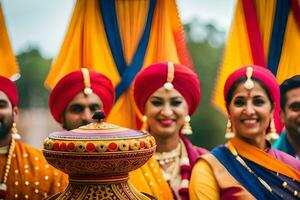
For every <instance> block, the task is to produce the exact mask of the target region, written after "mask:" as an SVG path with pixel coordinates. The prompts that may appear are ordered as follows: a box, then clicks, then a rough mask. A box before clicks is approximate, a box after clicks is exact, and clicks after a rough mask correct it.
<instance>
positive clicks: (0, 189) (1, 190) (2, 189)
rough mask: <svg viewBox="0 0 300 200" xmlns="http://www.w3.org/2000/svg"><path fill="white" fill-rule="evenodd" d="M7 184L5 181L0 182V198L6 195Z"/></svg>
mask: <svg viewBox="0 0 300 200" xmlns="http://www.w3.org/2000/svg"><path fill="white" fill-rule="evenodd" d="M6 190H7V186H6V184H5V183H1V184H0V199H4V198H5V196H6Z"/></svg>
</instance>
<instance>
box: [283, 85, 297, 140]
mask: <svg viewBox="0 0 300 200" xmlns="http://www.w3.org/2000/svg"><path fill="white" fill-rule="evenodd" d="M281 119H282V120H283V121H284V123H285V128H286V130H287V132H288V133H289V135H290V136H291V137H292V138H293V139H297V140H298V141H300V87H298V88H295V89H292V90H290V91H288V92H287V93H286V105H285V107H284V109H283V111H282V112H281Z"/></svg>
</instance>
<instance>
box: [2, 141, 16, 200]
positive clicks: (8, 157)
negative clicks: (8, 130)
mask: <svg viewBox="0 0 300 200" xmlns="http://www.w3.org/2000/svg"><path fill="white" fill-rule="evenodd" d="M15 146H16V143H15V140H14V139H12V140H11V144H10V147H9V151H8V156H7V161H6V164H5V172H4V176H3V180H2V183H1V184H0V197H2V195H4V197H5V194H6V190H7V185H6V182H7V177H8V174H9V170H10V165H11V159H12V156H13V152H14V150H15Z"/></svg>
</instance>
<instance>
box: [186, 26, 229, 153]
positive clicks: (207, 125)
mask: <svg viewBox="0 0 300 200" xmlns="http://www.w3.org/2000/svg"><path fill="white" fill-rule="evenodd" d="M185 30H186V36H187V41H188V47H189V50H190V53H191V57H192V60H193V63H194V67H195V70H196V71H197V73H198V75H199V79H200V85H201V103H200V107H199V108H198V110H197V112H196V113H195V114H194V115H193V117H192V123H191V125H192V128H193V135H192V136H190V137H189V138H190V139H191V141H192V142H193V143H194V144H196V145H200V146H203V147H206V148H207V149H212V148H213V147H215V146H217V145H219V144H222V143H224V141H225V140H224V133H225V118H224V116H223V114H222V113H220V112H219V111H217V110H216V108H215V107H214V106H213V105H212V102H211V97H212V93H213V89H214V84H215V80H216V73H217V71H218V68H219V66H220V63H221V59H222V52H223V48H224V38H225V33H224V32H222V31H220V30H218V29H217V28H216V27H215V26H214V25H213V24H207V23H204V24H202V23H201V22H199V21H197V20H193V21H192V22H190V23H188V24H186V25H185Z"/></svg>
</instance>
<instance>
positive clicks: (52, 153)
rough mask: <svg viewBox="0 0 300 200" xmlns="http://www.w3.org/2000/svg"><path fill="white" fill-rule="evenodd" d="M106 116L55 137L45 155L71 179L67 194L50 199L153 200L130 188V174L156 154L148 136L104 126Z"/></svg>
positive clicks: (51, 137)
mask: <svg viewBox="0 0 300 200" xmlns="http://www.w3.org/2000/svg"><path fill="white" fill-rule="evenodd" d="M104 117H105V116H104V114H103V113H102V112H97V113H95V115H94V116H93V118H94V119H97V120H98V122H93V123H91V124H88V125H86V126H81V127H79V128H78V129H74V130H71V131H63V132H54V133H51V134H50V135H49V136H48V138H46V139H45V141H44V149H43V153H44V156H45V157H46V159H47V161H48V162H49V163H50V164H51V165H53V166H54V167H55V168H57V169H60V170H61V171H63V172H65V173H66V174H68V175H69V185H68V187H67V188H66V189H65V191H64V192H62V193H59V194H56V195H54V196H52V197H50V198H49V199H82V198H83V197H84V199H149V198H148V197H147V196H145V195H144V194H142V193H139V192H138V191H137V190H136V189H135V188H134V187H133V186H132V185H130V184H128V172H130V171H133V170H135V169H137V168H139V167H141V166H142V165H144V164H145V163H146V162H147V160H148V159H149V158H150V157H151V156H152V154H153V153H154V151H155V147H156V144H155V140H154V138H153V137H152V136H151V135H150V134H148V133H146V132H140V131H135V130H131V129H127V128H121V127H119V126H116V125H113V124H109V123H106V122H102V121H101V120H102V119H103V118H104Z"/></svg>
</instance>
